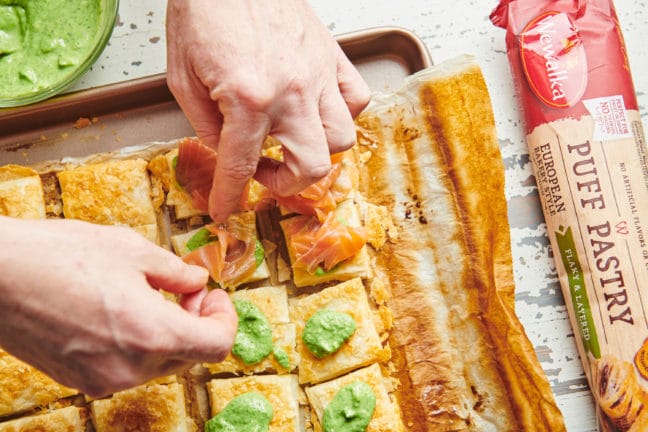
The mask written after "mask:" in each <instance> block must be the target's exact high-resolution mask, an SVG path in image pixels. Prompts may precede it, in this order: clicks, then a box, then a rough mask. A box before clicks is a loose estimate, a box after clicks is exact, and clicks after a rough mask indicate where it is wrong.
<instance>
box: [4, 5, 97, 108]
mask: <svg viewBox="0 0 648 432" xmlns="http://www.w3.org/2000/svg"><path fill="white" fill-rule="evenodd" d="M101 14H102V10H101V5H100V1H99V0H76V1H70V0H12V1H8V0H2V1H1V2H0V76H1V77H2V79H1V80H0V97H3V98H6V97H14V96H22V95H27V94H30V93H34V92H36V91H38V90H41V89H44V88H47V87H49V86H51V85H52V84H54V83H56V82H58V81H59V80H61V79H63V78H65V77H66V76H68V75H70V74H72V73H73V72H74V70H75V69H76V66H77V65H79V64H80V63H82V62H83V61H84V60H85V59H86V58H87V57H88V56H89V55H90V53H91V52H92V49H93V47H94V44H95V41H96V39H97V34H98V30H99V22H100V17H101Z"/></svg>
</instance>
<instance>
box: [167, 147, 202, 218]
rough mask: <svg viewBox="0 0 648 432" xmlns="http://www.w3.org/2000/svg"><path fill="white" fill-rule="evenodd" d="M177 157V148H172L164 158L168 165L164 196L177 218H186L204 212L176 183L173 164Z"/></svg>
mask: <svg viewBox="0 0 648 432" xmlns="http://www.w3.org/2000/svg"><path fill="white" fill-rule="evenodd" d="M177 157H178V149H173V150H171V151H170V152H168V153H167V154H165V158H166V160H167V165H168V166H169V174H170V175H169V180H170V181H169V192H168V193H167V197H166V204H167V205H168V206H172V207H173V208H174V210H175V216H176V218H178V219H187V218H190V217H192V216H198V215H203V214H205V213H204V212H202V211H200V210H198V209H197V208H195V207H194V206H193V204H192V203H191V197H190V196H189V194H187V193H186V192H185V191H184V190H183V189H182V188H181V187H180V185H179V184H178V181H177V180H176V177H175V169H174V167H175V164H176V160H177Z"/></svg>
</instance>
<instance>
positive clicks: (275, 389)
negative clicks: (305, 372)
mask: <svg viewBox="0 0 648 432" xmlns="http://www.w3.org/2000/svg"><path fill="white" fill-rule="evenodd" d="M251 391H254V392H258V393H261V394H262V395H263V396H265V397H266V399H268V402H270V405H272V409H273V411H274V415H273V417H272V421H271V422H270V428H269V430H268V432H295V431H301V430H302V426H301V416H300V413H299V384H298V383H297V377H296V376H295V375H259V376H251V377H242V378H230V379H214V380H211V381H209V382H208V383H207V392H208V393H209V404H210V409H211V415H212V417H213V416H215V415H216V414H218V413H219V412H221V411H222V410H223V409H224V408H225V406H226V405H227V404H228V403H229V402H230V401H231V400H232V399H234V398H235V397H236V396H240V395H242V394H244V393H248V392H251Z"/></svg>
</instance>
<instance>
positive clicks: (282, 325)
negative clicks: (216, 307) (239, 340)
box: [205, 286, 298, 375]
mask: <svg viewBox="0 0 648 432" xmlns="http://www.w3.org/2000/svg"><path fill="white" fill-rule="evenodd" d="M230 297H231V298H232V300H249V301H250V302H252V303H253V304H254V305H255V306H256V307H258V308H259V309H260V310H261V312H263V314H264V315H265V316H266V317H267V318H268V321H270V324H271V326H272V343H273V345H274V346H275V347H279V348H281V349H282V350H283V351H284V352H285V353H286V354H287V355H288V359H289V362H290V368H285V367H283V366H281V365H280V364H279V363H278V362H277V360H276V359H275V358H274V355H273V354H272V353H271V354H269V355H268V356H267V357H266V358H265V359H263V360H262V361H260V362H259V363H256V364H253V365H246V364H245V363H243V361H242V360H240V359H239V358H237V357H236V356H234V355H233V354H231V353H230V354H229V355H228V356H227V358H225V360H224V361H222V362H221V363H207V364H205V366H206V367H207V369H208V370H209V372H211V373H212V374H218V373H223V372H233V373H244V374H246V375H249V374H252V373H261V372H268V371H272V372H277V373H287V372H290V371H291V370H293V369H294V368H295V367H296V366H297V363H298V355H297V351H296V348H295V339H296V328H295V324H293V323H291V322H290V318H289V314H288V294H287V291H286V287H284V286H279V287H261V288H254V289H245V290H240V291H236V292H234V293H232V294H230Z"/></svg>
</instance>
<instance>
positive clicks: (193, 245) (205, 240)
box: [187, 228, 218, 251]
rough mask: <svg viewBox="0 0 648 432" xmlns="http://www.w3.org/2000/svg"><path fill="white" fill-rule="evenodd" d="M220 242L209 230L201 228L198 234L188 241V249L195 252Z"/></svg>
mask: <svg viewBox="0 0 648 432" xmlns="http://www.w3.org/2000/svg"><path fill="white" fill-rule="evenodd" d="M217 241H218V236H216V235H214V234H212V233H211V231H209V230H208V229H207V228H200V229H199V230H198V231H196V234H194V235H192V236H191V238H190V239H189V240H187V249H189V250H190V251H195V250H196V249H200V248H201V247H203V246H205V245H207V244H209V243H213V242H217Z"/></svg>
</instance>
